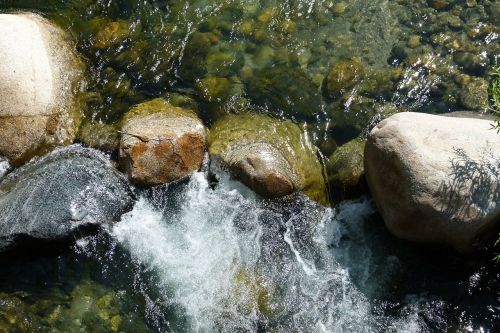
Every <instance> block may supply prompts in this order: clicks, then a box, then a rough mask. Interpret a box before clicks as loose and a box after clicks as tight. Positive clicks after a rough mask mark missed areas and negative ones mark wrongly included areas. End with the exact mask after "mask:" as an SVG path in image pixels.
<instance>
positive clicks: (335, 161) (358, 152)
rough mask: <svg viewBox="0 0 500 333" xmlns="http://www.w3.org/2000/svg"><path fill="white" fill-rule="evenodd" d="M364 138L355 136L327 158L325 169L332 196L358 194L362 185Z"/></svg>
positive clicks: (349, 196) (350, 196)
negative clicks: (355, 137)
mask: <svg viewBox="0 0 500 333" xmlns="http://www.w3.org/2000/svg"><path fill="white" fill-rule="evenodd" d="M364 149H365V140H364V139H363V138H357V139H354V140H351V141H349V142H347V143H346V144H344V145H342V146H340V147H339V148H338V149H337V150H336V151H335V152H334V153H333V154H332V156H330V158H329V159H328V162H327V163H326V170H327V174H328V184H329V186H330V187H332V188H333V191H332V192H333V196H334V197H336V196H340V198H339V199H347V198H352V197H354V196H357V195H359V194H360V193H361V192H362V190H363V187H365V186H364V177H365V168H364V164H363V156H364Z"/></svg>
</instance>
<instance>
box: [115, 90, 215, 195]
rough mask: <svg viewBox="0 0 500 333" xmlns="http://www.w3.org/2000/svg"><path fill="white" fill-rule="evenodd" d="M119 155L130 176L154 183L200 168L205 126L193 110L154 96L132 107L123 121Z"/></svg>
mask: <svg viewBox="0 0 500 333" xmlns="http://www.w3.org/2000/svg"><path fill="white" fill-rule="evenodd" d="M121 134H122V137H121V141H120V159H121V164H122V167H123V168H124V170H125V171H126V172H127V174H128V175H129V177H130V179H131V180H132V181H134V182H136V183H138V184H141V185H146V186H155V185H160V184H165V183H170V182H173V181H178V180H182V179H184V178H186V177H189V176H190V175H191V174H192V173H194V172H196V171H197V170H199V168H200V167H201V164H202V162H203V157H204V153H205V144H206V133H205V127H204V126H203V124H202V122H201V120H200V119H199V118H198V117H197V116H196V114H195V113H194V112H192V111H189V110H185V109H182V108H178V107H174V106H171V105H170V104H168V103H166V102H165V101H164V100H162V99H155V100H152V101H149V102H145V103H142V104H139V105H137V106H135V107H133V108H132V109H131V110H130V111H129V112H128V113H127V114H126V115H125V116H124V119H123V121H122V129H121Z"/></svg>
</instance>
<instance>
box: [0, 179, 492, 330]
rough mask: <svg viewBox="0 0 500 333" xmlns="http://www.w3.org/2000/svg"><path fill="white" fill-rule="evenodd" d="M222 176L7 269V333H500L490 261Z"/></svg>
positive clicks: (350, 205) (365, 210) (162, 196)
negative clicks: (416, 242) (268, 196)
mask: <svg viewBox="0 0 500 333" xmlns="http://www.w3.org/2000/svg"><path fill="white" fill-rule="evenodd" d="M219 176H220V180H219V183H218V184H213V183H211V182H209V181H208V179H209V178H208V177H207V175H206V174H204V173H201V172H200V173H197V174H195V175H194V176H193V177H192V179H191V180H190V181H189V182H186V183H183V184H178V185H171V186H168V187H167V186H163V187H159V188H155V189H152V190H146V191H143V192H142V194H140V199H139V200H138V201H137V203H136V205H135V207H134V209H133V210H132V211H131V212H129V213H127V214H125V215H124V216H123V217H122V219H121V221H120V222H118V223H116V224H115V225H114V226H113V227H112V228H111V229H110V230H109V231H105V230H103V231H101V232H100V233H99V234H98V235H96V236H91V237H86V238H82V239H80V240H78V241H77V243H76V245H75V246H73V247H72V248H71V249H63V250H61V251H56V252H49V253H45V254H43V255H41V256H40V255H39V256H35V255H34V256H33V257H27V258H20V259H19V258H17V259H16V258H14V259H9V258H1V262H2V264H1V265H0V303H1V304H2V306H3V307H2V309H1V310H0V330H1V329H3V330H4V331H6V332H73V331H77V330H79V331H83V332H110V331H123V332H438V331H439V332H473V331H474V332H475V330H477V331H484V332H495V331H496V330H497V329H498V327H499V324H500V316H499V310H500V295H499V293H498V290H499V289H498V287H499V285H498V281H499V279H498V278H499V274H500V273H499V272H498V271H497V270H496V269H494V267H492V266H491V265H489V264H488V263H478V262H477V259H475V260H471V261H468V260H466V259H464V258H460V257H455V256H453V255H451V254H449V253H447V252H446V251H441V250H439V249H436V248H427V249H426V248H420V247H413V246H412V245H409V244H406V243H403V242H399V241H397V240H396V239H394V238H393V237H392V236H390V235H389V234H388V233H387V231H386V230H385V228H384V227H383V224H382V223H381V221H380V219H379V218H378V217H377V215H376V213H375V209H374V207H373V204H372V202H371V201H370V200H369V199H360V200H357V201H352V202H344V203H342V204H341V205H340V206H339V207H338V208H337V209H331V208H324V207H321V206H318V205H317V204H315V203H313V202H311V201H310V200H309V199H306V198H305V197H302V196H297V197H295V198H293V199H288V200H283V201H278V202H275V201H263V200H261V199H258V198H256V197H255V195H254V194H253V192H251V191H250V190H248V189H247V188H245V187H244V186H243V185H241V184H240V183H237V182H234V181H232V180H230V179H229V178H228V177H227V176H225V175H224V174H221V175H219ZM41 286H43V288H42V287H41Z"/></svg>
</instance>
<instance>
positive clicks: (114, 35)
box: [93, 20, 131, 49]
mask: <svg viewBox="0 0 500 333" xmlns="http://www.w3.org/2000/svg"><path fill="white" fill-rule="evenodd" d="M130 30H131V26H130V23H128V22H127V21H124V20H118V21H114V22H109V23H107V24H106V25H104V27H102V29H101V30H99V32H98V33H97V34H96V35H95V39H94V43H93V46H94V47H95V48H97V49H105V48H108V47H111V46H113V45H116V44H120V43H122V42H123V41H124V40H125V39H127V38H128V37H129V36H130V34H131V31H130Z"/></svg>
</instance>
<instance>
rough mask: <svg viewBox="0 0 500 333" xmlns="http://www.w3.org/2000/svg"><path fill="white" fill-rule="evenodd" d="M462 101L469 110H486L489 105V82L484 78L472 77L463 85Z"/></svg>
mask: <svg viewBox="0 0 500 333" xmlns="http://www.w3.org/2000/svg"><path fill="white" fill-rule="evenodd" d="M460 101H461V102H462V105H463V106H464V107H465V108H466V109H467V110H477V111H483V110H485V109H486V107H487V106H488V82H487V81H486V80H484V79H482V78H471V79H470V81H469V82H468V83H467V84H464V85H463V87H462V90H461V92H460Z"/></svg>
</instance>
